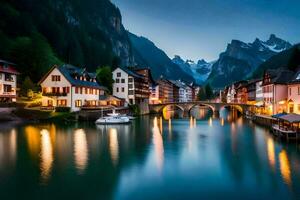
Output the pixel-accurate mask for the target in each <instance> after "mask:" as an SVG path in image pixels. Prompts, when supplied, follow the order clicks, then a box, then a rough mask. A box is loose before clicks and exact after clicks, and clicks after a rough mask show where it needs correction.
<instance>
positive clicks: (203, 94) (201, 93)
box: [198, 87, 206, 101]
mask: <svg viewBox="0 0 300 200" xmlns="http://www.w3.org/2000/svg"><path fill="white" fill-rule="evenodd" d="M198 100H199V101H205V100H206V92H205V88H204V87H202V88H201V89H200V90H199V92H198Z"/></svg>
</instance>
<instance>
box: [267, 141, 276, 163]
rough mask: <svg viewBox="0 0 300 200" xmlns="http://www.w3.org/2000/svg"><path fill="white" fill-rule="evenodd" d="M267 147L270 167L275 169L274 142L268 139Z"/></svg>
mask: <svg viewBox="0 0 300 200" xmlns="http://www.w3.org/2000/svg"><path fill="white" fill-rule="evenodd" d="M267 147H268V159H269V163H270V165H271V167H272V168H273V169H275V147H274V141H273V140H272V139H271V138H268V141H267Z"/></svg>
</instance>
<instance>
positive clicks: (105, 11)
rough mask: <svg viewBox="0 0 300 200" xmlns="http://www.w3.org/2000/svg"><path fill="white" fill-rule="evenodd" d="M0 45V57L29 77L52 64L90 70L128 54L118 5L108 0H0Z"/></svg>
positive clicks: (124, 61)
mask: <svg viewBox="0 0 300 200" xmlns="http://www.w3.org/2000/svg"><path fill="white" fill-rule="evenodd" d="M0 46H1V47H2V48H1V49H0V58H2V59H7V60H11V61H12V62H15V63H17V64H18V66H17V67H18V70H19V71H20V72H21V74H22V76H24V77H25V76H30V77H31V78H32V79H33V80H34V81H38V80H39V79H40V77H42V75H43V74H44V73H45V72H46V71H47V70H48V69H49V68H50V67H51V66H52V65H53V64H59V63H70V64H74V65H77V66H82V67H86V68H88V70H91V71H92V70H93V71H94V70H95V69H96V67H98V66H103V65H109V66H113V65H119V64H121V65H131V64H132V63H133V60H134V58H133V53H132V48H131V43H130V40H129V38H128V35H127V32H126V30H125V29H124V27H123V25H122V17H121V14H120V11H119V9H118V8H117V7H116V6H115V5H114V4H112V3H111V1H110V0H86V1H84V3H83V2H82V1H80V0H55V1H53V0H43V1H40V0H5V1H1V3H0ZM3 47H5V48H3Z"/></svg>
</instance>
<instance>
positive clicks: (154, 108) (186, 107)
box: [149, 101, 255, 114]
mask: <svg viewBox="0 0 300 200" xmlns="http://www.w3.org/2000/svg"><path fill="white" fill-rule="evenodd" d="M167 106H175V107H177V108H179V109H181V110H182V111H183V112H185V113H188V112H190V111H191V109H192V108H193V107H195V106H206V107H209V108H210V109H211V110H212V111H213V112H214V113H219V111H220V110H221V109H222V108H224V107H233V108H235V109H237V110H238V111H240V112H241V113H243V114H245V113H246V111H251V109H252V108H254V107H255V106H254V105H248V104H239V103H215V102H209V101H193V102H175V103H164V104H154V105H149V108H150V111H151V112H157V113H159V112H161V111H162V110H163V109H164V108H165V107H167Z"/></svg>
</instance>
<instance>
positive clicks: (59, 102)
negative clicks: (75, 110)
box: [57, 99, 67, 107]
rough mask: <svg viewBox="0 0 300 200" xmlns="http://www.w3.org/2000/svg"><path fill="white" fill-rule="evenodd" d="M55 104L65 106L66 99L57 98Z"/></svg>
mask: <svg viewBox="0 0 300 200" xmlns="http://www.w3.org/2000/svg"><path fill="white" fill-rule="evenodd" d="M57 106H62V107H65V106H67V100H65V99H61V100H57Z"/></svg>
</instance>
